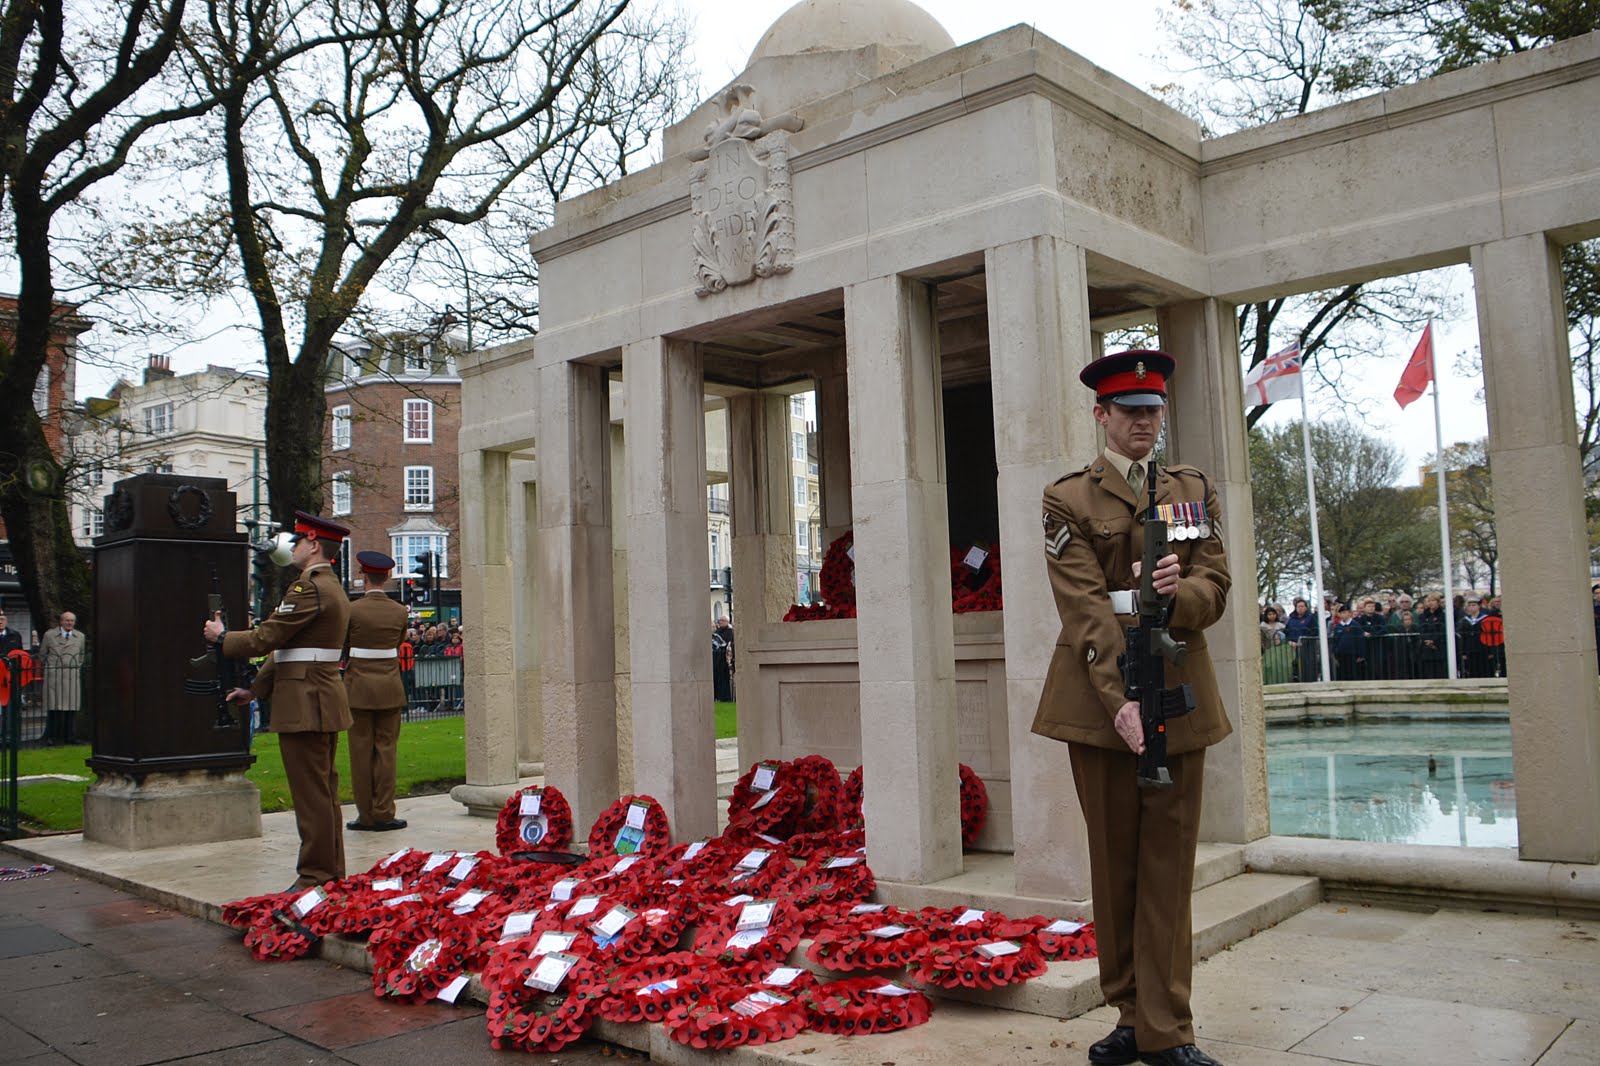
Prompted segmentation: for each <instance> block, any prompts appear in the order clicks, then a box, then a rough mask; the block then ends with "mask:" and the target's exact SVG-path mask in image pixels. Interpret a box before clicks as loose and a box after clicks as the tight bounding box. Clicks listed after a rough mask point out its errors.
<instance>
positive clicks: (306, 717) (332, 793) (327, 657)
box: [205, 511, 350, 889]
mask: <svg viewBox="0 0 1600 1066" xmlns="http://www.w3.org/2000/svg"><path fill="white" fill-rule="evenodd" d="M349 535H350V530H349V529H348V528H347V527H345V526H341V525H339V524H338V523H337V522H330V521H328V520H327V519H326V518H319V517H317V516H316V515H312V514H306V513H305V512H304V511H296V512H295V522H294V554H293V555H292V556H291V557H290V565H291V566H297V567H300V568H301V573H300V576H299V577H298V578H296V579H295V580H294V581H292V582H290V584H289V588H288V590H287V591H286V592H285V593H284V596H283V602H282V603H280V604H279V605H278V606H277V608H276V609H275V610H273V611H271V612H269V613H268V615H267V617H266V618H264V619H262V620H261V624H260V625H258V626H256V628H255V629H253V630H249V631H248V632H228V631H227V630H226V628H225V627H224V625H223V623H222V621H221V620H220V619H217V618H213V619H211V620H210V621H208V622H206V624H205V637H206V641H207V642H208V643H216V642H217V641H218V640H221V641H222V653H223V654H224V655H227V656H229V657H230V658H239V659H242V658H248V657H250V656H254V655H267V654H268V653H270V657H269V658H268V660H267V664H266V665H265V666H264V667H262V669H261V672H260V673H259V674H257V675H256V679H255V681H254V682H252V683H251V686H250V688H247V689H245V688H236V689H234V690H233V691H232V692H230V693H229V694H228V698H229V699H230V700H233V701H236V702H245V703H247V702H249V701H250V700H252V699H268V698H270V699H271V700H272V725H271V728H272V731H273V732H274V733H277V734H278V745H279V749H280V750H281V751H282V753H283V768H284V772H285V773H286V774H287V776H288V778H289V798H290V799H291V800H292V801H293V802H294V819H295V825H296V827H297V828H298V829H299V830H300V858H299V862H298V872H299V877H298V878H297V879H296V881H295V883H294V884H293V885H291V886H290V888H292V889H300V888H310V887H311V886H313V885H319V884H321V883H323V882H324V881H332V880H336V879H337V878H340V877H343V876H344V828H343V826H342V825H341V824H340V823H341V821H342V819H341V817H340V813H339V769H338V767H337V765H336V764H335V761H334V757H335V756H336V755H337V754H338V751H339V734H340V733H341V732H343V731H344V730H346V729H349V728H350V703H349V700H348V699H347V697H346V695H345V687H344V682H343V680H341V679H340V677H339V659H340V657H341V656H342V655H343V652H344V638H345V630H346V628H347V627H348V624H349V620H350V599H349V597H348V596H346V595H345V591H344V587H343V586H342V585H341V584H340V583H339V579H338V577H337V576H335V575H334V572H333V567H332V566H331V565H330V564H331V562H332V560H333V559H335V558H337V557H338V554H339V546H340V545H341V544H342V543H343V542H344V538H345V537H348V536H349Z"/></svg>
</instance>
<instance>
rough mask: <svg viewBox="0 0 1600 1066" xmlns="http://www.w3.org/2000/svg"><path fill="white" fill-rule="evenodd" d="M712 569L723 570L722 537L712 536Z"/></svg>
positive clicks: (714, 534)
mask: <svg viewBox="0 0 1600 1066" xmlns="http://www.w3.org/2000/svg"><path fill="white" fill-rule="evenodd" d="M711 569H713V570H721V569H722V537H720V536H719V535H717V534H716V533H713V534H711Z"/></svg>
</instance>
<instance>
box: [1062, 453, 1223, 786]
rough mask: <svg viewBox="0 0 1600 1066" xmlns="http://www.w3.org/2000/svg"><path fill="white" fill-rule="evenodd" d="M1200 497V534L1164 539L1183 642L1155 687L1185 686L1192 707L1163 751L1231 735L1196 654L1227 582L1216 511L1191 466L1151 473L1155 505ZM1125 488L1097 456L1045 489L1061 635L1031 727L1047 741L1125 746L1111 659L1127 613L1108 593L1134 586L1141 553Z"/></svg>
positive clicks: (1209, 672) (1117, 672)
mask: <svg viewBox="0 0 1600 1066" xmlns="http://www.w3.org/2000/svg"><path fill="white" fill-rule="evenodd" d="M1200 500H1204V501H1205V505H1206V515H1207V517H1208V519H1209V521H1210V524H1211V530H1210V534H1211V535H1210V536H1209V537H1200V538H1196V539H1192V540H1174V541H1172V542H1171V547H1170V548H1169V550H1170V551H1171V552H1172V553H1173V554H1175V555H1177V557H1178V561H1179V563H1180V564H1181V568H1182V569H1181V574H1182V577H1181V578H1180V580H1179V585H1178V592H1177V594H1176V596H1175V597H1174V598H1173V601H1172V616H1171V623H1170V624H1171V632H1172V637H1173V639H1174V640H1180V641H1185V642H1186V643H1187V644H1188V645H1189V653H1188V656H1187V657H1186V658H1185V660H1184V664H1183V666H1181V667H1179V666H1174V665H1173V664H1171V663H1167V664H1166V684H1165V687H1172V686H1175V685H1180V684H1189V685H1192V686H1193V688H1194V699H1195V709H1194V710H1193V711H1191V712H1190V713H1189V714H1187V715H1184V716H1183V717H1181V718H1174V719H1172V720H1170V721H1169V722H1168V723H1167V750H1168V751H1169V752H1172V753H1173V754H1177V753H1181V752H1185V751H1193V750H1196V749H1198V748H1203V747H1206V746H1208V745H1211V744H1215V743H1217V741H1219V740H1221V739H1222V738H1223V737H1226V736H1227V735H1228V734H1229V733H1231V732H1232V731H1233V726H1232V725H1231V724H1230V723H1229V721H1228V714H1227V710H1226V709H1225V708H1224V707H1223V704H1222V694H1221V693H1220V692H1219V691H1218V688H1217V677H1216V673H1215V672H1214V671H1213V669H1212V666H1211V656H1210V654H1209V653H1208V652H1207V651H1206V638H1205V634H1204V632H1203V630H1204V629H1205V628H1206V627H1207V626H1209V625H1211V624H1212V623H1214V622H1215V621H1216V620H1217V619H1218V618H1220V617H1221V616H1222V611H1223V608H1224V607H1225V606H1226V604H1227V597H1228V589H1229V587H1230V586H1231V585H1232V579H1231V578H1230V577H1229V575H1228V560H1227V556H1226V554H1225V553H1224V551H1223V547H1222V529H1221V522H1222V518H1223V516H1222V512H1221V509H1220V507H1219V506H1218V503H1217V497H1216V493H1215V492H1213V491H1212V490H1211V486H1210V483H1209V481H1208V480H1207V479H1206V477H1205V475H1204V474H1202V473H1201V472H1200V471H1199V470H1197V469H1195V468H1194V467H1192V466H1175V467H1169V468H1165V469H1162V470H1161V471H1160V472H1159V474H1158V475H1157V479H1156V501H1157V502H1158V503H1188V502H1197V501H1200ZM1144 507H1145V501H1144V500H1141V501H1139V504H1138V506H1137V509H1136V507H1135V502H1134V498H1133V490H1132V489H1131V488H1129V487H1128V483H1127V481H1126V480H1124V479H1123V477H1122V475H1121V474H1119V473H1118V472H1117V470H1116V468H1115V467H1113V466H1112V464H1111V462H1110V461H1109V460H1108V459H1106V457H1105V456H1103V455H1102V456H1101V457H1100V458H1098V459H1096V460H1095V461H1094V462H1092V463H1090V464H1089V465H1088V466H1086V467H1084V468H1083V469H1082V470H1080V471H1078V472H1077V473H1073V474H1068V475H1067V476H1066V477H1064V478H1062V479H1061V480H1059V481H1057V482H1056V483H1055V484H1053V485H1051V486H1050V487H1049V488H1047V489H1046V490H1045V494H1044V529H1045V544H1046V547H1045V563H1046V566H1047V569H1048V571H1049V574H1050V585H1051V589H1052V591H1053V592H1054V594H1055V601H1056V612H1057V613H1058V614H1059V615H1060V616H1061V635H1060V636H1059V637H1057V638H1056V648H1055V653H1054V654H1053V655H1052V656H1051V659H1050V669H1049V672H1048V673H1047V674H1046V675H1045V682H1044V691H1043V693H1042V694H1041V696H1040V699H1039V709H1038V712H1037V713H1036V714H1035V716H1034V720H1033V731H1034V732H1035V733H1038V734H1040V735H1042V736H1047V737H1053V738H1055V739H1056V740H1067V741H1075V742H1077V743H1080V744H1089V745H1092V746H1094V747H1099V748H1112V749H1115V750H1126V749H1127V745H1126V744H1124V743H1123V741H1122V738H1121V737H1119V736H1117V733H1116V730H1115V729H1114V728H1112V724H1111V723H1112V720H1113V719H1114V718H1115V717H1116V714H1117V711H1118V710H1119V709H1120V708H1121V707H1122V705H1123V704H1124V703H1125V702H1127V697H1126V695H1125V690H1124V687H1123V683H1122V671H1121V668H1120V667H1119V666H1118V664H1117V657H1118V656H1119V655H1121V654H1122V651H1123V648H1124V646H1125V643H1126V638H1125V636H1124V633H1123V629H1124V627H1125V626H1127V625H1132V624H1136V623H1137V621H1138V618H1137V616H1136V615H1116V614H1113V613H1112V610H1111V600H1110V597H1109V595H1108V593H1109V592H1111V591H1114V590H1118V589H1135V588H1137V587H1138V585H1137V583H1136V582H1135V581H1134V579H1133V563H1134V561H1135V560H1137V559H1138V558H1139V557H1140V555H1141V554H1142V552H1143V549H1144V537H1143V533H1142V528H1141V525H1140V523H1139V522H1138V521H1137V520H1136V518H1135V515H1136V513H1142V512H1143V510H1144Z"/></svg>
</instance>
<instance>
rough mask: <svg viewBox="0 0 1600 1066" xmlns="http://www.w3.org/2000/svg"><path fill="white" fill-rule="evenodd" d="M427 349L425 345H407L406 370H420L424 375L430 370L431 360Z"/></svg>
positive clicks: (431, 367) (431, 366)
mask: <svg viewBox="0 0 1600 1066" xmlns="http://www.w3.org/2000/svg"><path fill="white" fill-rule="evenodd" d="M428 348H429V346H428V345H426V344H407V345H406V369H407V370H411V371H416V370H420V371H422V372H423V373H424V374H426V373H427V372H428V371H430V370H432V369H433V365H432V363H433V360H432V358H431V355H430V353H429V351H428Z"/></svg>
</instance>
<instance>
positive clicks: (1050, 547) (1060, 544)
mask: <svg viewBox="0 0 1600 1066" xmlns="http://www.w3.org/2000/svg"><path fill="white" fill-rule="evenodd" d="M1055 522H1056V517H1055V516H1054V515H1052V514H1050V513H1048V512H1046V514H1045V516H1044V550H1045V551H1047V552H1049V553H1050V557H1051V558H1052V559H1059V558H1061V552H1062V550H1063V549H1064V548H1066V546H1067V541H1069V540H1071V539H1072V530H1070V529H1069V528H1067V523H1065V522H1062V523H1061V524H1060V525H1059V526H1055ZM1053 526H1054V528H1052V527H1053Z"/></svg>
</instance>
